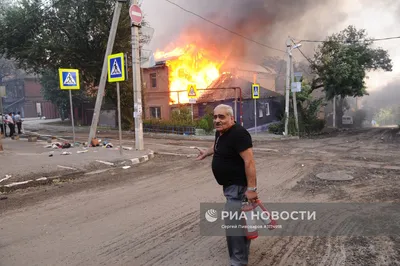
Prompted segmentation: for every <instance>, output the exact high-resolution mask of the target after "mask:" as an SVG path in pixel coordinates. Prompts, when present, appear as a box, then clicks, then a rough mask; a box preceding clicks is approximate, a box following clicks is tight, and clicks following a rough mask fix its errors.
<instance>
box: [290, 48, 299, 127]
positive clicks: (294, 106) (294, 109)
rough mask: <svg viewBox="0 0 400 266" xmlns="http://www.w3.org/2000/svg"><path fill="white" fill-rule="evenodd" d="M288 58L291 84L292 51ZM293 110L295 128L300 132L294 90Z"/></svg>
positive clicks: (292, 76)
mask: <svg viewBox="0 0 400 266" xmlns="http://www.w3.org/2000/svg"><path fill="white" fill-rule="evenodd" d="M289 58H290V80H291V82H290V83H291V84H293V82H294V67H293V57H292V52H290V54H289ZM293 111H294V118H295V120H296V130H297V132H298V133H299V134H300V129H299V117H298V114H297V99H296V91H293Z"/></svg>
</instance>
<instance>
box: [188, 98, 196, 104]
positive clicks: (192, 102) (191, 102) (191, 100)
mask: <svg viewBox="0 0 400 266" xmlns="http://www.w3.org/2000/svg"><path fill="white" fill-rule="evenodd" d="M189 103H190V104H195V103H197V99H193V98H189Z"/></svg>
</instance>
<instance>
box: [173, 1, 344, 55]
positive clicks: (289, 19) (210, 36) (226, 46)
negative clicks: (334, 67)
mask: <svg viewBox="0 0 400 266" xmlns="http://www.w3.org/2000/svg"><path fill="white" fill-rule="evenodd" d="M176 2H179V1H176ZM189 2H190V3H189ZM342 2H344V0H327V1H315V0H295V1H293V0H281V1H278V0H250V1H245V0H225V1H221V0H203V1H199V2H197V3H194V2H192V1H185V2H183V3H182V6H184V7H187V9H190V10H192V11H194V12H196V13H198V14H201V15H203V16H205V17H206V18H208V19H210V20H212V21H214V22H216V23H218V24H220V25H222V26H224V27H226V28H228V29H231V30H233V31H235V32H237V33H239V34H241V35H244V36H246V37H249V38H251V39H253V40H256V41H259V42H261V43H263V44H266V45H269V46H271V47H276V48H278V49H281V50H285V41H286V38H287V37H288V35H290V36H292V37H294V38H299V39H301V38H309V39H313V38H317V39H318V38H323V37H325V36H326V35H327V32H328V31H329V29H330V28H331V27H334V26H335V25H337V23H339V22H342V21H343V20H344V19H345V18H346V15H345V13H344V12H342V11H341V10H340V6H341V3H342ZM180 3H181V2H180ZM181 33H182V35H183V36H186V38H184V39H183V42H190V41H192V42H195V43H199V44H201V45H202V46H204V45H206V46H207V48H208V49H209V48H211V47H212V48H214V49H215V51H218V53H219V54H220V55H223V56H229V57H231V58H241V59H243V58H246V59H248V60H251V61H260V60H262V58H263V57H264V56H274V55H278V56H281V55H283V53H281V52H277V51H274V50H271V49H268V48H265V47H263V46H260V45H258V44H254V43H252V42H249V41H248V40H245V39H244V38H241V37H238V36H236V35H234V34H231V33H229V32H227V31H225V30H223V29H220V28H218V27H216V26H215V25H212V24H210V23H208V22H205V21H203V20H200V19H198V20H196V22H195V23H192V24H190V25H188V26H187V27H185V28H184V29H183V31H182V32H181ZM309 48H310V50H311V51H312V49H313V46H309ZM303 49H305V50H307V47H304V48H303Z"/></svg>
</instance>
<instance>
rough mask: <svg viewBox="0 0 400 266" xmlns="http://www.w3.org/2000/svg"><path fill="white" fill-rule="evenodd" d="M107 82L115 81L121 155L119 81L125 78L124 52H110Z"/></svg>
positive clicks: (120, 151)
mask: <svg viewBox="0 0 400 266" xmlns="http://www.w3.org/2000/svg"><path fill="white" fill-rule="evenodd" d="M107 66H108V67H107V72H108V82H117V102H118V103H117V105H118V107H117V108H118V132H119V153H120V154H121V155H122V125H121V120H122V119H121V93H120V88H119V82H120V81H124V80H126V67H125V55H124V53H119V54H112V55H109V56H108V60H107Z"/></svg>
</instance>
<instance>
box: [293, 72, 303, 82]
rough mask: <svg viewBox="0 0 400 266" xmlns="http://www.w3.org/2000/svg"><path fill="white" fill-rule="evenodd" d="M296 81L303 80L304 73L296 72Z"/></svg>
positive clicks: (294, 74)
mask: <svg viewBox="0 0 400 266" xmlns="http://www.w3.org/2000/svg"><path fill="white" fill-rule="evenodd" d="M293 76H294V82H301V81H302V78H303V73H302V72H294V73H293Z"/></svg>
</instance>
